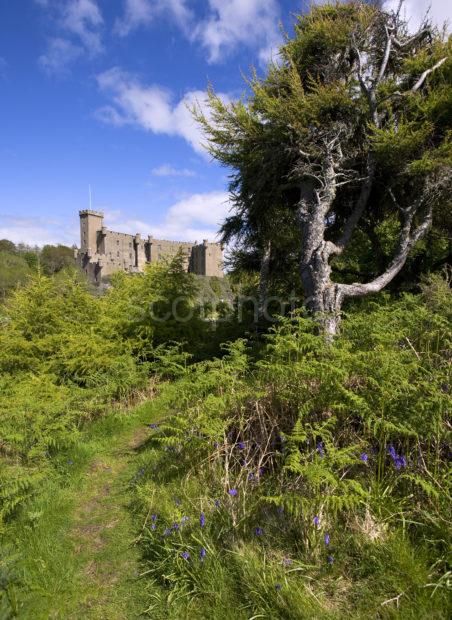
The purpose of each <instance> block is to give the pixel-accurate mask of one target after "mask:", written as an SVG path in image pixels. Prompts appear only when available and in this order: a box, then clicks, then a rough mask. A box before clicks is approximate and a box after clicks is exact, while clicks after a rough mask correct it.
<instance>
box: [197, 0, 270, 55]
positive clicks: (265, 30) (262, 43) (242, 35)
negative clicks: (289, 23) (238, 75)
mask: <svg viewBox="0 0 452 620" xmlns="http://www.w3.org/2000/svg"><path fill="white" fill-rule="evenodd" d="M209 6H210V15H209V16H208V17H207V19H205V20H203V21H201V22H200V23H199V24H198V25H197V27H196V29H195V31H194V34H193V38H194V39H195V40H198V41H200V42H201V44H202V46H203V47H204V48H205V49H206V50H207V52H208V55H209V57H208V59H209V62H218V61H220V60H222V59H223V57H224V55H225V54H227V53H228V52H230V51H231V50H232V49H234V48H235V47H236V46H237V45H238V44H242V45H247V46H251V47H258V48H260V50H261V52H260V54H259V56H260V58H261V60H265V59H266V58H268V56H269V55H271V50H272V49H273V48H275V47H276V46H277V44H278V42H280V40H281V36H280V33H279V30H278V16H279V7H278V3H277V2H276V0H209Z"/></svg>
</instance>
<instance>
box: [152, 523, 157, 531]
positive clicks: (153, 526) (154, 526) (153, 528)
mask: <svg viewBox="0 0 452 620" xmlns="http://www.w3.org/2000/svg"><path fill="white" fill-rule="evenodd" d="M156 527H157V526H156V524H155V523H153V524H152V525H151V530H152V531H154V530H155V528H156Z"/></svg>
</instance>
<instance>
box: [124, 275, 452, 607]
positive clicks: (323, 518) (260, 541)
mask: <svg viewBox="0 0 452 620" xmlns="http://www.w3.org/2000/svg"><path fill="white" fill-rule="evenodd" d="M450 301H451V295H450V291H449V290H448V288H447V285H446V284H445V283H443V282H442V281H441V280H440V279H436V280H434V281H431V282H430V284H429V285H428V286H425V287H424V293H423V296H422V297H419V296H418V297H415V296H408V295H407V296H405V297H404V298H403V299H402V300H400V301H399V302H397V303H394V302H393V301H389V299H387V298H382V299H381V300H380V301H379V302H378V303H369V304H368V305H367V307H366V308H365V310H362V311H361V312H359V313H353V314H351V315H350V316H348V317H347V318H346V320H345V321H344V325H343V333H342V335H341V337H340V338H338V339H337V341H336V343H335V344H334V346H332V347H330V346H326V345H325V344H324V342H323V340H322V339H321V338H320V337H319V336H317V335H316V333H315V326H314V325H313V324H312V323H311V322H310V321H309V320H307V319H306V318H303V317H302V316H300V317H298V318H296V319H291V320H289V319H287V320H282V321H281V324H280V325H279V326H278V327H277V328H275V329H274V331H273V333H272V334H271V335H269V337H268V338H267V343H266V346H265V348H264V350H263V351H261V355H260V356H259V358H258V359H256V358H251V357H250V356H249V352H248V351H247V343H246V342H245V341H243V340H239V341H236V342H234V343H232V344H230V345H228V348H227V351H226V355H225V356H224V357H223V358H222V359H221V360H220V359H219V360H214V361H210V362H204V363H201V364H197V365H194V366H191V367H188V368H186V369H185V370H184V371H181V376H180V377H179V379H178V381H177V382H176V383H173V384H169V385H167V386H166V387H165V388H164V389H163V390H162V393H161V395H160V397H159V398H158V400H157V401H156V403H158V404H156V406H158V407H159V408H160V409H161V410H162V411H163V412H166V413H167V415H168V416H169V418H168V420H167V421H166V422H165V423H164V424H162V425H161V426H160V427H159V428H155V429H154V437H153V439H152V440H151V441H150V443H149V445H148V449H147V450H146V451H145V452H144V453H143V455H142V461H143V462H142V466H143V471H144V472H145V473H144V475H143V476H142V477H140V479H139V481H137V482H136V495H135V497H136V500H135V509H136V511H137V515H142V527H143V534H142V548H143V554H144V557H145V559H146V562H147V569H146V571H145V572H146V574H147V575H148V576H149V577H150V578H152V579H153V580H154V581H155V582H156V583H158V584H159V585H160V586H163V587H164V588H165V589H166V595H162V594H161V591H160V594H159V597H158V600H151V601H150V609H151V610H154V613H155V614H156V615H155V616H153V617H164V616H163V615H161V616H160V615H159V614H164V613H166V614H168V617H175V618H176V617H177V618H179V617H181V618H185V617H186V618H191V617H196V618H198V617H199V618H204V617H206V618H207V617H215V618H225V619H227V618H233V617H234V618H251V617H253V618H254V617H265V618H300V619H303V618H343V617H344V615H347V616H351V617H356V618H375V617H378V618H390V617H398V618H399V617H401V618H413V619H414V618H420V617H428V618H446V617H449V614H450V612H451V607H450V585H451V572H450V570H451V569H450V556H449V555H448V554H449V552H450V543H451V527H450V526H451V522H450V491H451V487H450V477H449V474H450V469H449V467H448V460H449V456H450V454H449V446H450V423H449V420H448V412H449V407H450V392H449V390H450V383H449V381H450V376H449V356H450V318H451V316H450V308H451V304H450Z"/></svg>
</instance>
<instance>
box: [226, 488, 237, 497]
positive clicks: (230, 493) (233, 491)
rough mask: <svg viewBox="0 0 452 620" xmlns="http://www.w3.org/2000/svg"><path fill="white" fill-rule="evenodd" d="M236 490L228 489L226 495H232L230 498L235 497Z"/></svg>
mask: <svg viewBox="0 0 452 620" xmlns="http://www.w3.org/2000/svg"><path fill="white" fill-rule="evenodd" d="M237 492H238V491H237V489H229V491H228V493H229V495H232V497H235V496H236V495H237Z"/></svg>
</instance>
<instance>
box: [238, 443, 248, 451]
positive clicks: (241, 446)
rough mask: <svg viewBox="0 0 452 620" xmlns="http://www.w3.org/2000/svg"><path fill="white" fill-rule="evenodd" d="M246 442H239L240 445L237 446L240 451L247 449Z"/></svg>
mask: <svg viewBox="0 0 452 620" xmlns="http://www.w3.org/2000/svg"><path fill="white" fill-rule="evenodd" d="M245 447H246V446H245V442H244V441H239V443H238V444H237V449H238V450H244V449H245Z"/></svg>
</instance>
